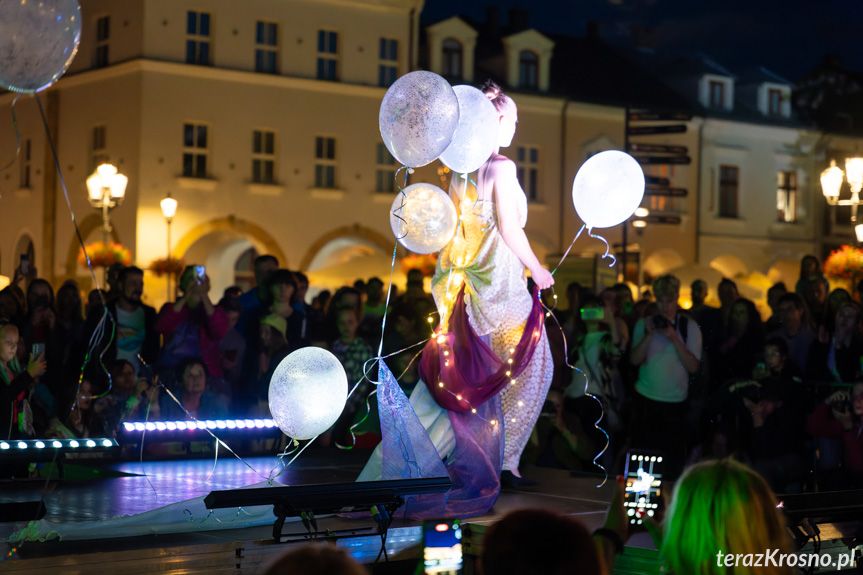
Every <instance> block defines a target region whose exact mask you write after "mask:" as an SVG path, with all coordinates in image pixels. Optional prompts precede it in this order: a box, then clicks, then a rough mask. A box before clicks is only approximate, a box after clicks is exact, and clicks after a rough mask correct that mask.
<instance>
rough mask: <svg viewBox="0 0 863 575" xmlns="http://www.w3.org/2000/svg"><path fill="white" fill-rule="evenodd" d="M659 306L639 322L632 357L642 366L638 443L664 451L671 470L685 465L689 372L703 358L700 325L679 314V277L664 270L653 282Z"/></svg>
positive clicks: (637, 396)
mask: <svg viewBox="0 0 863 575" xmlns="http://www.w3.org/2000/svg"><path fill="white" fill-rule="evenodd" d="M653 293H654V295H655V296H656V302H657V306H658V309H657V311H656V312H654V313H653V314H650V315H646V316H645V317H644V318H643V319H640V320H638V322H637V323H636V324H635V333H634V334H633V338H632V342H633V347H632V352H631V353H630V359H631V361H632V364H633V365H634V366H638V378H637V380H636V382H635V391H636V394H635V410H634V414H633V418H634V421H633V422H632V427H633V433H632V434H631V436H632V437H633V446H635V444H636V443H638V444H639V445H638V447H645V448H650V449H656V450H661V451H664V452H665V453H666V454H667V457H668V466H667V467H666V469H667V470H668V474H669V475H671V476H672V477H676V476H677V475H679V474H680V472H681V471H682V470H683V462H684V457H685V453H684V452H685V450H686V443H685V437H686V434H685V426H686V400H687V398H688V397H689V377H690V374H694V373H695V372H697V371H698V369H699V367H700V363H701V330H700V329H699V328H698V324H697V323H695V321H694V320H693V319H692V318H690V317H689V316H687V315H683V314H680V313H678V312H679V306H678V303H677V300H678V298H679V297H680V280H678V279H677V278H676V277H674V276H672V275H665V276H662V277H660V278H658V279H657V280H656V281H655V282H654V283H653Z"/></svg>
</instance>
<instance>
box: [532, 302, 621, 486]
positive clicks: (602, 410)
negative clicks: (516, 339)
mask: <svg viewBox="0 0 863 575" xmlns="http://www.w3.org/2000/svg"><path fill="white" fill-rule="evenodd" d="M542 307H543V308H545V310H546V314H545V317H550V318H552V319H553V320H554V323H556V324H557V329H559V330H560V337H561V339H562V340H563V358H564V359H563V361H564V363H566V366H567V367H568V368H570V369H574V370H575V371H577V372H579V373H580V374H581V375H583V376H584V395H586V396H588V397H592V398H593V400H594V401H596V403H598V404H599V419H597V420H596V421H595V422H593V427H594V428H595V429H598V430H599V431H601V432H602V434H603V435H604V436H605V445H604V446H603V447H602V449H600V450H599V453H597V454H596V456H595V457H594V458H593V464H594V465H595V466H597V467H599V468H600V469H602V473H603V478H602V482H601V483H600V484H599V485H597V487H602V486H603V485H605V482H606V481H608V470H607V469H606V468H605V467H603V465H602V464H601V463H599V458H600V457H602V455H603V454H604V453H605V452H606V451H607V450H608V448H609V446H610V445H611V438H610V437H609V435H608V433H607V432H606V431H605V429H603V428H602V427H601V426H600V425H599V424H600V422H601V421H602V418H603V417H605V407H604V406H603V405H602V401H601V400H600V399H599V398H598V397H596V396H595V395H593V394H592V393H588V392H587V385H588V383H589V382H588V377H587V374H586V373H584V371H582V370H581V369H579V368H578V367H576V366H574V365H572V364H570V363H569V350H568V349H567V345H566V334H565V333H564V332H563V326H561V325H560V322H559V321H557V317H556V316H555V315H554V314H553V313H552V312H553V311H554V308H549V307H548V306H546V305H545V304H542Z"/></svg>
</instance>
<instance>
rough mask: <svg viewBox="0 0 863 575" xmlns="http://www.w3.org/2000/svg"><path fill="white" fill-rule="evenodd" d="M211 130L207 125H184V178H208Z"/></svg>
mask: <svg viewBox="0 0 863 575" xmlns="http://www.w3.org/2000/svg"><path fill="white" fill-rule="evenodd" d="M208 132H209V128H208V126H207V125H206V124H198V123H192V122H187V123H185V124H183V176H184V177H186V178H206V177H207V159H208V156H209V137H208Z"/></svg>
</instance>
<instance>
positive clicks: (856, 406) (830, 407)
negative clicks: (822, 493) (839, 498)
mask: <svg viewBox="0 0 863 575" xmlns="http://www.w3.org/2000/svg"><path fill="white" fill-rule="evenodd" d="M806 431H807V432H808V433H810V434H811V435H815V436H816V437H835V438H842V442H843V446H844V451H843V452H844V458H843V465H842V470H843V474H842V477H840V478H839V479H838V484H837V485H833V486H831V488H834V489H852V488H855V487H859V486H860V485H861V484H863V383H859V382H858V383H855V384H854V385H853V387H852V388H851V390H850V392H849V391H847V390H845V389H841V390H839V391H835V392H833V393H832V394H831V395H830V396H829V397H828V398H827V399H826V400H824V402H823V403H822V404H821V405H819V406H818V407H817V408H816V409H815V411H814V412H813V413H812V415H810V416H809V420H808V421H807V422H806Z"/></svg>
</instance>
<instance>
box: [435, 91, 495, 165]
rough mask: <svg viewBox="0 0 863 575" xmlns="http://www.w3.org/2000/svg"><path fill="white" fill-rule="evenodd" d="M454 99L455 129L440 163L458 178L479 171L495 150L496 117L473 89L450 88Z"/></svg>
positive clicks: (490, 105) (482, 97)
mask: <svg viewBox="0 0 863 575" xmlns="http://www.w3.org/2000/svg"><path fill="white" fill-rule="evenodd" d="M453 91H454V92H455V95H456V98H458V129H457V130H456V131H455V137H454V138H453V139H452V144H450V145H449V148H447V149H446V151H445V152H444V153H443V154H441V156H440V161H441V162H443V163H444V165H445V166H446V167H447V168H449V169H450V170H452V171H453V172H458V173H459V174H469V173H470V172H473V171H474V170H477V169H479V167H480V166H482V165H483V164H484V163H485V161H486V160H488V159H489V157H490V156H491V153H492V152H493V151H494V149H495V147H497V132H498V130H499V128H500V115H499V114H498V112H497V110H495V108H494V104H492V103H491V100H489V99H488V96H486V95H485V94H483V93H482V91H481V90H477V89H476V88H474V87H473V86H466V85H460V86H455V87H454V88H453Z"/></svg>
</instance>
